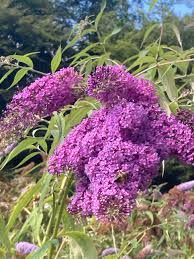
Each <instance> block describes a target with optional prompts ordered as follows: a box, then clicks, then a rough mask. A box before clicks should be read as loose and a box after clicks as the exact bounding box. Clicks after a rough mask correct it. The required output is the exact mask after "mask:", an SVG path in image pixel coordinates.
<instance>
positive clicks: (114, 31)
mask: <svg viewBox="0 0 194 259" xmlns="http://www.w3.org/2000/svg"><path fill="white" fill-rule="evenodd" d="M121 29H122V28H115V29H114V30H113V31H112V32H111V33H110V34H109V35H107V36H106V37H105V39H104V43H106V41H107V40H109V39H110V38H111V37H112V36H113V35H116V34H117V33H119V32H120V31H121Z"/></svg>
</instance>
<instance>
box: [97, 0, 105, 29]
mask: <svg viewBox="0 0 194 259" xmlns="http://www.w3.org/2000/svg"><path fill="white" fill-rule="evenodd" d="M105 8H106V1H105V0H103V2H102V5H101V9H100V12H99V14H98V15H97V17H96V20H95V28H96V30H98V24H99V22H100V19H101V18H102V15H103V12H104V9H105Z"/></svg>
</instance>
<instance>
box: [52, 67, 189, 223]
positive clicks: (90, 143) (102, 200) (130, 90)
mask: <svg viewBox="0 0 194 259" xmlns="http://www.w3.org/2000/svg"><path fill="white" fill-rule="evenodd" d="M88 94H89V95H91V96H93V97H96V98H97V99H98V100H100V101H101V102H102V103H104V104H105V107H102V108H101V109H100V110H98V111H95V112H93V114H92V115H91V116H90V117H89V118H87V119H85V120H83V121H82V122H81V123H80V125H78V126H77V127H76V128H74V129H73V130H72V131H71V132H70V133H69V135H68V136H67V138H66V139H65V140H64V142H63V143H62V144H61V145H60V146H59V147H58V148H57V149H56V151H55V153H54V154H53V156H51V158H50V160H49V164H48V169H49V172H50V173H51V174H61V173H63V172H65V171H66V170H67V169H72V170H73V171H74V173H75V178H76V190H75V195H74V197H73V199H72V201H71V203H70V204H69V211H70V212H71V213H72V214H81V215H82V216H91V215H95V216H96V217H97V218H98V219H100V220H102V221H117V222H118V221H122V219H124V218H126V216H127V215H128V214H129V213H130V212H131V210H132V208H133V207H134V205H135V199H136V197H137V193H138V191H144V190H146V189H147V188H148V186H149V184H150V183H151V181H152V179H153V177H154V176H156V175H157V173H158V170H159V167H160V162H161V161H162V160H164V159H167V158H170V157H178V158H179V159H181V160H182V161H183V162H185V163H188V164H193V165H194V139H193V136H192V130H191V129H190V128H189V127H188V126H187V125H185V124H183V123H182V122H181V121H180V120H178V119H177V118H176V117H175V116H170V117H168V116H167V115H166V113H165V112H164V111H162V110H161V108H160V107H159V103H158V97H157V96H156V93H155V91H154V88H153V86H152V85H151V84H150V83H148V81H146V80H143V79H136V78H134V77H133V76H132V75H130V74H129V73H127V72H126V71H125V70H124V68H123V67H120V66H112V67H111V66H108V67H99V68H97V70H96V72H95V73H94V74H93V75H91V76H90V77H89V80H88Z"/></svg>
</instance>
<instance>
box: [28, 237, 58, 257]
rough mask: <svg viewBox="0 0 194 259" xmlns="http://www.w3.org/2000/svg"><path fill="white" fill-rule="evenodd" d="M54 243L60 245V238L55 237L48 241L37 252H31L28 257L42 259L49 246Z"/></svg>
mask: <svg viewBox="0 0 194 259" xmlns="http://www.w3.org/2000/svg"><path fill="white" fill-rule="evenodd" d="M52 245H54V246H57V245H58V240H56V239H53V240H51V241H48V242H46V243H45V244H44V245H43V246H42V247H41V248H39V249H38V250H37V251H36V252H34V253H32V254H29V255H28V256H27V257H26V259H42V258H45V255H46V254H47V252H48V250H49V248H50V247H51V246H52Z"/></svg>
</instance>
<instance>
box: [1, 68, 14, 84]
mask: <svg viewBox="0 0 194 259" xmlns="http://www.w3.org/2000/svg"><path fill="white" fill-rule="evenodd" d="M14 70H15V68H13V69H10V70H9V71H7V72H6V73H5V74H4V75H3V76H2V78H1V79H0V84H1V83H2V82H3V81H4V80H5V79H6V78H7V77H8V76H9V75H10V74H11V73H12V72H13V71H14Z"/></svg>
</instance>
